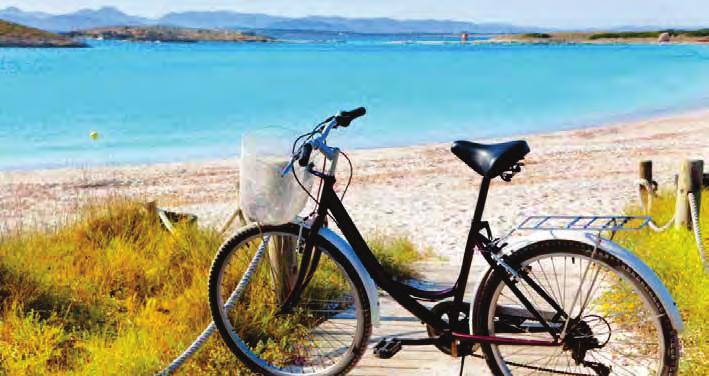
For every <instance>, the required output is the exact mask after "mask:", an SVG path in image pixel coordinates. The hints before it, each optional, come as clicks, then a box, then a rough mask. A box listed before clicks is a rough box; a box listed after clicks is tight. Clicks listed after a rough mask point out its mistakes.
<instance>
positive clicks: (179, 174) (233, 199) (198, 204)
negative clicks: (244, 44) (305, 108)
mask: <svg viewBox="0 0 709 376" xmlns="http://www.w3.org/2000/svg"><path fill="white" fill-rule="evenodd" d="M365 125H366V124H365ZM344 131H345V132H346V130H344ZM707 135H709V110H698V111H692V112H687V113H682V114H676V115H666V116H662V117H657V118H652V119H647V120H643V121H634V122H627V123H618V124H606V125H599V127H596V128H586V129H579V130H571V131H562V132H553V133H547V134H539V135H529V136H518V137H509V138H505V139H512V138H523V139H526V140H528V142H529V144H530V147H531V149H532V152H531V153H530V154H529V156H528V157H527V160H526V166H525V168H524V170H523V171H522V173H521V174H519V175H518V176H517V177H515V179H514V180H513V181H512V182H511V183H505V182H502V181H500V180H499V179H497V180H496V181H495V182H494V183H493V185H492V190H491V193H490V196H489V200H488V202H489V203H488V206H487V208H486V212H485V214H486V215H485V217H486V218H487V219H488V220H489V221H490V222H491V224H492V226H493V229H496V232H497V233H498V234H500V233H502V232H504V231H505V230H507V229H509V228H510V227H511V226H513V225H514V224H515V223H518V222H519V221H520V220H522V219H524V217H525V216H527V215H533V214H612V213H620V212H622V210H623V208H624V206H625V205H626V203H627V202H628V201H630V200H634V199H635V190H636V187H635V186H634V180H635V178H636V175H637V164H638V161H640V160H642V159H652V160H653V161H654V162H655V165H654V167H655V176H656V180H658V182H659V183H660V187H669V186H670V184H671V182H672V180H673V175H674V174H675V173H676V171H677V169H678V161H679V160H681V159H683V158H692V157H695V158H696V157H702V156H703V157H705V158H706V156H707V155H709V143H707V141H706V137H707ZM451 141H453V140H451ZM475 141H481V142H495V141H502V139H492V140H475ZM449 146H450V145H449V144H431V145H424V146H411V147H403V148H390V149H371V150H356V151H351V152H350V157H351V159H352V161H353V164H354V172H355V175H354V178H353V181H352V186H351V187H350V189H349V191H348V193H347V197H346V198H345V205H346V206H347V207H348V209H349V210H350V213H351V215H352V216H353V218H354V219H355V222H356V223H357V224H358V226H359V227H360V230H361V231H362V232H363V233H364V234H366V235H367V234H369V235H372V234H375V233H384V234H401V235H405V236H409V237H411V238H412V239H413V240H414V241H415V242H416V243H417V244H419V245H421V246H423V247H432V248H433V249H434V250H435V251H436V252H437V253H439V254H440V255H442V256H445V257H447V258H449V259H451V260H454V259H456V258H457V257H459V256H460V254H461V253H462V248H463V244H464V241H465V236H466V232H467V227H468V225H469V221H470V218H471V217H472V211H473V206H474V204H475V199H476V195H477V189H478V186H479V182H480V178H479V176H478V175H476V174H475V173H474V172H473V171H472V170H470V169H469V168H468V167H467V166H465V165H464V164H463V163H462V162H461V161H459V160H458V159H457V158H456V157H455V156H454V155H453V154H452V153H450V151H449ZM347 172H348V171H347V169H346V166H345V165H344V163H343V164H341V166H340V174H341V175H342V177H341V179H340V183H339V184H340V189H342V186H343V185H344V183H345V182H346V177H347ZM237 182H238V160H237V159H236V158H234V159H230V160H220V161H211V162H199V163H197V162H195V163H172V164H156V165H144V166H117V167H86V168H77V169H54V170H28V171H3V172H0V223H2V226H3V228H5V230H7V229H9V228H17V227H18V226H47V225H53V224H56V223H61V222H63V221H66V220H67V219H69V218H70V217H71V215H72V214H73V213H75V212H76V210H77V208H79V207H81V206H82V205H84V204H85V203H86V202H88V201H90V200H93V199H101V198H103V197H109V196H128V197H133V198H137V199H141V200H145V201H151V200H157V202H158V204H159V205H161V206H165V207H171V208H176V209H179V210H185V211H188V212H191V213H195V214H197V215H198V216H199V218H200V219H199V220H200V223H201V224H202V225H207V226H221V225H223V223H224V222H225V221H226V220H227V218H228V217H229V215H230V213H231V212H233V210H234V208H235V207H236V203H237V192H238V186H237Z"/></svg>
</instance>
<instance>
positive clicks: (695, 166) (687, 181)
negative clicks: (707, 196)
mask: <svg viewBox="0 0 709 376" xmlns="http://www.w3.org/2000/svg"><path fill="white" fill-rule="evenodd" d="M703 174H704V161H701V160H686V161H684V162H682V164H681V165H680V170H679V175H678V177H677V198H676V204H675V228H676V229H680V228H688V229H692V220H691V215H690V211H689V201H688V200H687V194H688V193H689V192H692V193H694V196H695V199H696V202H697V209H699V208H700V207H701V202H702V201H701V194H702V178H703Z"/></svg>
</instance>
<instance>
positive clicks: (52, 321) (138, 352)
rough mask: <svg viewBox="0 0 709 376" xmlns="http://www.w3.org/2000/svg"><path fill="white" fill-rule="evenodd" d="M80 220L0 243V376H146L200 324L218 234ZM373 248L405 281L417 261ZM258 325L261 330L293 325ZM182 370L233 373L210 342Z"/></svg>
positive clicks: (405, 247) (136, 212) (94, 217)
mask: <svg viewBox="0 0 709 376" xmlns="http://www.w3.org/2000/svg"><path fill="white" fill-rule="evenodd" d="M79 218H80V219H79V220H77V221H75V223H72V224H70V225H67V226H63V227H61V228H59V229H58V230H55V231H51V232H48V231H27V230H25V231H23V232H21V233H13V234H5V235H2V237H0V374H8V375H23V374H31V375H43V374H52V375H54V374H85V375H96V374H108V375H140V374H145V375H147V374H154V373H155V372H156V371H158V370H160V369H161V367H163V366H165V365H166V364H167V363H168V362H169V361H171V360H172V358H174V357H175V356H177V355H178V354H179V353H180V352H181V351H182V350H184V349H185V348H186V347H187V346H188V345H189V344H190V343H191V341H192V340H194V338H195V337H196V336H197V335H198V334H199V333H200V332H201V331H202V330H203V329H204V327H205V326H206V325H207V324H208V323H209V321H210V314H209V309H208V304H207V274H208V269H209V265H210V263H211V260H212V257H213V256H214V253H215V252H216V250H217V248H218V246H219V245H220V243H221V242H222V240H223V239H222V237H221V236H220V235H219V234H218V233H217V232H215V231H213V230H210V229H203V228H198V227H196V226H188V225H186V224H185V225H180V226H178V231H177V234H176V235H174V236H173V235H172V234H170V233H168V232H166V231H164V230H163V229H162V228H161V227H160V225H159V223H158V220H157V219H156V218H155V216H154V215H151V214H150V213H148V212H147V211H146V210H145V208H144V206H143V205H141V204H137V203H135V202H129V201H119V202H113V203H111V204H102V205H95V206H92V207H89V208H87V209H85V210H84V212H83V213H82V215H81V216H79ZM374 243H375V248H376V250H377V252H376V253H377V255H378V257H380V259H382V260H383V262H384V263H385V265H386V267H387V268H388V269H389V270H391V271H393V272H395V273H398V274H399V275H400V276H401V277H405V276H410V275H411V273H412V270H411V267H410V263H411V261H414V260H416V259H417V258H419V257H420V255H419V253H418V252H417V251H416V249H415V248H414V247H413V246H412V245H411V243H410V242H408V241H406V240H404V239H393V240H383V239H380V240H377V241H375V242H374ZM252 308H253V309H258V307H257V306H254V307H252ZM250 309H251V308H250ZM263 322H268V323H271V324H269V325H270V327H269V328H268V330H280V331H284V330H285V331H288V329H289V327H288V326H289V325H297V323H283V322H278V325H272V324H273V323H277V321H276V320H264V321H263ZM268 351H271V352H272V353H273V354H274V356H278V354H279V351H282V349H280V348H278V347H277V346H276V347H273V348H269V350H268ZM184 370H185V371H186V372H187V373H188V374H225V373H233V374H239V373H240V372H241V371H243V369H242V366H241V365H240V364H239V363H238V361H237V360H236V359H235V358H234V357H233V355H232V354H231V353H230V352H229V350H228V349H227V348H226V346H224V345H223V344H222V342H221V340H220V339H219V338H218V336H214V337H213V338H211V339H210V340H209V341H208V342H207V344H206V346H205V347H204V348H203V349H202V350H201V351H200V352H198V353H197V355H196V356H195V358H194V359H192V360H190V361H189V362H188V363H187V364H186V365H185V366H184Z"/></svg>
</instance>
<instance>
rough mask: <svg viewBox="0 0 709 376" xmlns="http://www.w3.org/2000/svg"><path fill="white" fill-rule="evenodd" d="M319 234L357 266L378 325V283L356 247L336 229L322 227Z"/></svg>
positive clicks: (373, 320)
mask: <svg viewBox="0 0 709 376" xmlns="http://www.w3.org/2000/svg"><path fill="white" fill-rule="evenodd" d="M319 235H320V236H321V237H322V238H323V239H325V240H327V241H328V242H330V244H332V245H334V246H335V248H337V250H339V251H340V252H341V253H342V254H343V255H345V257H347V261H349V262H350V264H352V266H353V267H354V268H355V271H357V274H359V277H360V278H361V279H362V283H363V284H364V289H365V290H367V298H369V309H370V311H371V314H372V325H374V326H375V327H378V326H379V292H378V291H377V285H376V284H375V283H374V280H373V279H372V277H371V276H370V275H369V272H368V271H367V269H366V268H365V267H364V265H363V264H362V261H360V259H359V257H357V254H356V253H355V251H354V249H352V246H351V245H350V243H348V242H347V241H345V239H342V238H341V237H340V236H339V235H337V234H336V233H335V232H334V231H332V230H330V229H329V228H327V227H323V228H322V229H320V233H319Z"/></svg>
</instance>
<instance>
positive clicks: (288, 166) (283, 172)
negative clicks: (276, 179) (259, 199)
mask: <svg viewBox="0 0 709 376" xmlns="http://www.w3.org/2000/svg"><path fill="white" fill-rule="evenodd" d="M295 160H296V158H295V157H291V160H290V162H289V163H288V165H287V166H286V167H285V168H284V169H283V170H282V171H281V177H285V176H286V175H288V174H289V173H290V172H291V171H292V170H293V165H294V164H295Z"/></svg>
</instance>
